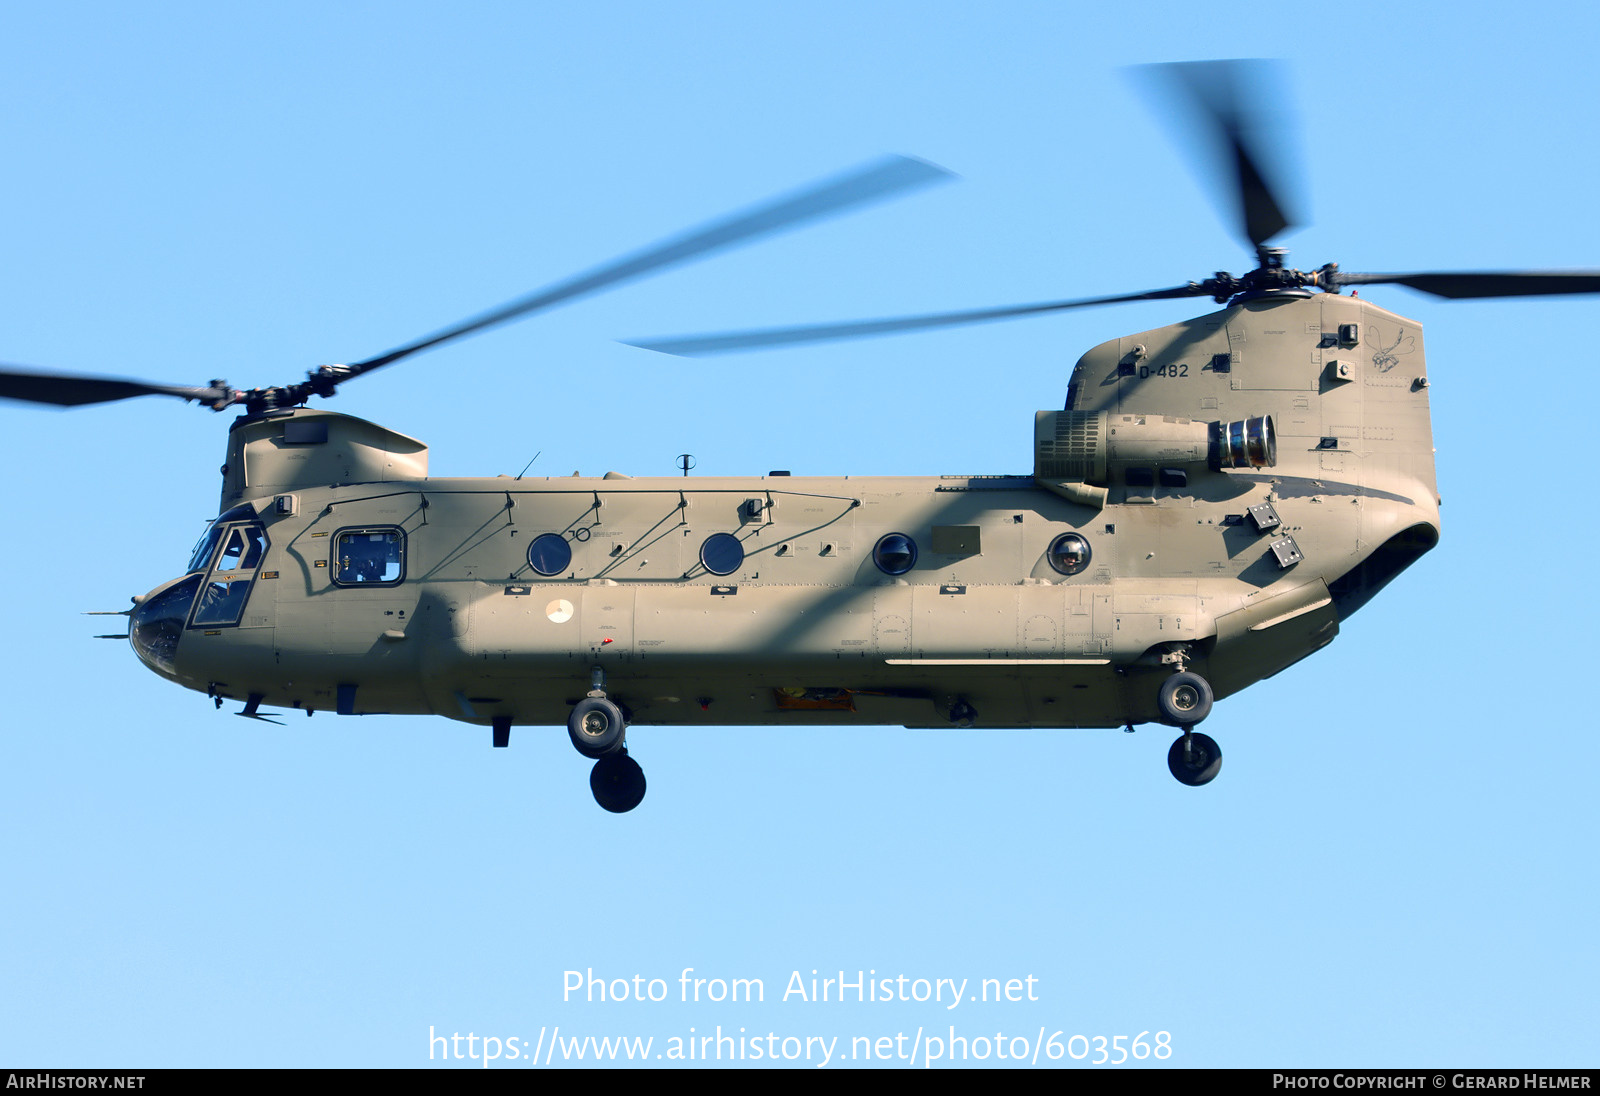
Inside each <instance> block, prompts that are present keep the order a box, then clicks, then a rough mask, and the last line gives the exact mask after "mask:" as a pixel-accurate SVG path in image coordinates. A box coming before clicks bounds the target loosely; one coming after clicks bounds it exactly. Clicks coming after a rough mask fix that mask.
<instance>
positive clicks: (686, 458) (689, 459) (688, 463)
mask: <svg viewBox="0 0 1600 1096" xmlns="http://www.w3.org/2000/svg"><path fill="white" fill-rule="evenodd" d="M694 466H695V459H694V454H693V453H679V454H678V467H679V468H682V469H683V474H684V475H685V476H687V475H688V474H689V469H691V468H693V467H694Z"/></svg>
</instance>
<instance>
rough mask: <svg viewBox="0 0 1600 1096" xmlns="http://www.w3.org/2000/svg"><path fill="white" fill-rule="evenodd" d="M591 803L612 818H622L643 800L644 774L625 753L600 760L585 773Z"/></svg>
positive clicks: (623, 751) (618, 752)
mask: <svg viewBox="0 0 1600 1096" xmlns="http://www.w3.org/2000/svg"><path fill="white" fill-rule="evenodd" d="M589 790H590V791H591V792H593V793H594V801H595V802H596V803H598V804H600V806H602V807H604V808H605V809H606V810H608V811H610V812H611V813H612V814H626V813H627V812H629V811H631V810H633V808H635V807H637V806H638V805H639V804H640V802H642V801H643V799H644V790H645V782H644V770H643V769H641V768H640V767H639V763H638V762H637V761H635V760H634V759H633V758H631V757H629V756H628V751H627V750H619V751H617V752H616V753H614V754H610V755H608V756H606V757H602V758H601V759H600V760H599V761H596V762H595V763H594V768H593V769H592V770H590V772H589Z"/></svg>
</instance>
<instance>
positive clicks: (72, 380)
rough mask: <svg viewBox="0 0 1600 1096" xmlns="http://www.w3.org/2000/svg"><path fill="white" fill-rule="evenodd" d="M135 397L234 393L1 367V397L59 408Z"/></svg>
mask: <svg viewBox="0 0 1600 1096" xmlns="http://www.w3.org/2000/svg"><path fill="white" fill-rule="evenodd" d="M134 396H177V397H178V398H179V399H184V400H199V401H200V402H201V403H215V402H216V401H218V400H226V399H228V398H230V397H231V396H232V393H231V392H229V391H228V390H227V389H224V388H188V387H184V386H181V385H168V384H147V383H145V382H144V381H128V380H119V379H117V378H115V377H89V376H84V375H81V374H77V373H39V372H30V371H23V370H18V369H14V368H12V367H10V366H6V367H5V368H4V369H0V397H3V398H5V399H9V400H28V401H30V402H32V403H53V404H55V405H56V406H58V407H82V406H85V405H86V404H91V403H110V402H111V401H112V400H127V399H132V398H133V397H134Z"/></svg>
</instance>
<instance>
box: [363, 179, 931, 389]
mask: <svg viewBox="0 0 1600 1096" xmlns="http://www.w3.org/2000/svg"><path fill="white" fill-rule="evenodd" d="M950 174H951V173H950V172H948V171H946V170H944V169H943V168H941V167H936V166H935V165H933V164H930V163H927V162H926V161H923V160H915V159H912V158H910V157H906V156H891V157H888V158H887V159H885V160H882V161H880V162H879V163H877V164H875V165H873V166H871V167H868V168H864V169H859V170H857V171H854V172H851V173H849V174H847V175H843V176H841V177H839V178H837V179H834V180H832V181H830V182H827V183H823V184H822V185H820V186H817V187H814V188H811V189H809V190H804V191H800V192H799V193H796V194H793V195H790V196H788V197H786V198H780V199H778V200H777V201H774V202H771V203H769V204H767V205H763V206H757V207H756V208H754V209H751V210H748V211H746V212H744V213H741V214H737V215H735V216H733V217H730V218H728V219H727V220H723V221H718V222H715V223H713V224H710V225H707V226H705V227H704V228H701V229H698V230H695V231H693V232H690V233H688V234H686V235H683V236H679V237H677V238H676V239H672V240H668V241H666V242H665V243H662V244H659V245H657V246H656V247H653V248H648V249H646V250H644V251H640V252H637V253H636V254H633V255H630V256H627V257H625V258H622V259H619V260H617V261H616V262H613V263H610V264H607V265H606V266H602V267H599V268H597V269H595V270H591V271H589V272H588V273H586V274H580V275H578V276H577V277H575V278H570V279H568V280H567V281H564V282H558V283H556V284H555V285H553V286H549V287H548V288H545V289H541V290H539V291H538V292H536V293H533V294H530V295H529V296H526V297H523V298H521V299H520V300H516V301H512V302H511V303H510V304H507V305H503V306H502V307H500V308H497V309H495V310H494V311H492V312H487V313H484V314H483V315H481V316H478V317H476V318H474V319H470V320H467V321H465V322H463V323H460V324H458V325H456V326H455V327H449V328H446V329H445V330H443V331H440V332H437V333H435V334H433V335H429V336H427V337H426V338H423V339H419V340H417V341H416V342H413V343H408V344H406V345H405V346H402V347H398V348H396V349H394V350H391V351H389V352H388V353H387V354H381V355H379V356H378V357H375V358H368V359H367V360H366V361H362V362H356V363H354V364H353V365H349V366H346V367H345V370H346V372H345V373H344V375H343V376H342V377H341V379H348V378H349V377H353V376H359V375H360V374H361V373H365V372H366V371H368V370H370V369H376V368H378V367H379V366H381V365H388V364H389V363H390V362H395V361H399V360H400V359H401V358H404V357H407V356H409V355H411V354H415V353H417V352H418V351H422V350H427V349H429V348H430V347H434V346H438V345H439V344H440V343H443V342H448V341H450V340H451V339H458V338H461V337H462V336H463V335H470V334H472V333H474V332H476V331H482V330H483V329H485V328H488V327H493V326H495V325H496V324H502V323H505V322H507V321H508V320H514V319H517V318H519V317H521V316H526V315H528V314H529V313H531V312H537V311H539V310H540V309H543V308H549V307H550V306H551V305H554V304H558V303H560V302H561V301H566V300H571V299H572V298H574V297H580V296H583V295H584V294H587V293H593V292H595V291H597V290H600V289H603V288H605V287H607V286H611V285H616V284H617V283H619V282H624V281H627V280H629V279H631V278H637V277H639V276H641V275H643V274H646V273H648V272H650V271H653V270H659V269H661V268H663V267H667V266H672V265H674V264H677V263H682V262H686V261H688V260H689V259H692V258H696V257H698V256H701V255H706V254H709V253H711V252H713V251H717V250H719V249H722V248H726V247H731V246H732V245H734V244H739V243H746V242H749V241H751V240H754V239H756V238H757V237H760V236H765V235H768V234H770V233H773V232H778V231H781V230H783V229H787V228H792V227H794V226H796V225H800V224H803V223H804V222H806V221H812V220H816V219H818V218H820V217H824V216H828V215H830V214H834V213H841V212H843V211H844V210H846V209H849V208H850V207H851V206H857V205H863V204H865V203H867V202H871V201H876V200H878V199H881V198H885V197H888V196H889V195H890V194H893V193H894V192H896V191H900V190H906V189H908V188H910V187H916V186H923V185H926V184H928V183H932V182H936V181H938V180H941V179H945V178H949V177H950Z"/></svg>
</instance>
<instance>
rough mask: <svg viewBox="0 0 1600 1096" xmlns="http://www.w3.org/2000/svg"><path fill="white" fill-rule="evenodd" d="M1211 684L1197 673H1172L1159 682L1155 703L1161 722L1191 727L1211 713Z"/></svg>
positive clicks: (1174, 725)
mask: <svg viewBox="0 0 1600 1096" xmlns="http://www.w3.org/2000/svg"><path fill="white" fill-rule="evenodd" d="M1211 699H1212V698H1211V684H1210V682H1208V681H1206V679H1205V678H1203V677H1201V676H1200V675H1199V674H1191V673H1189V672H1187V671H1185V672H1184V673H1181V674H1173V675H1172V676H1171V677H1169V678H1167V680H1165V681H1163V682H1162V683H1161V691H1160V692H1158V693H1156V705H1157V706H1158V707H1159V708H1160V709H1161V722H1163V723H1166V724H1169V725H1170V726H1173V727H1193V726H1194V725H1195V724H1196V723H1199V722H1200V721H1201V720H1202V719H1204V718H1205V717H1206V716H1208V715H1210V714H1211Z"/></svg>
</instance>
